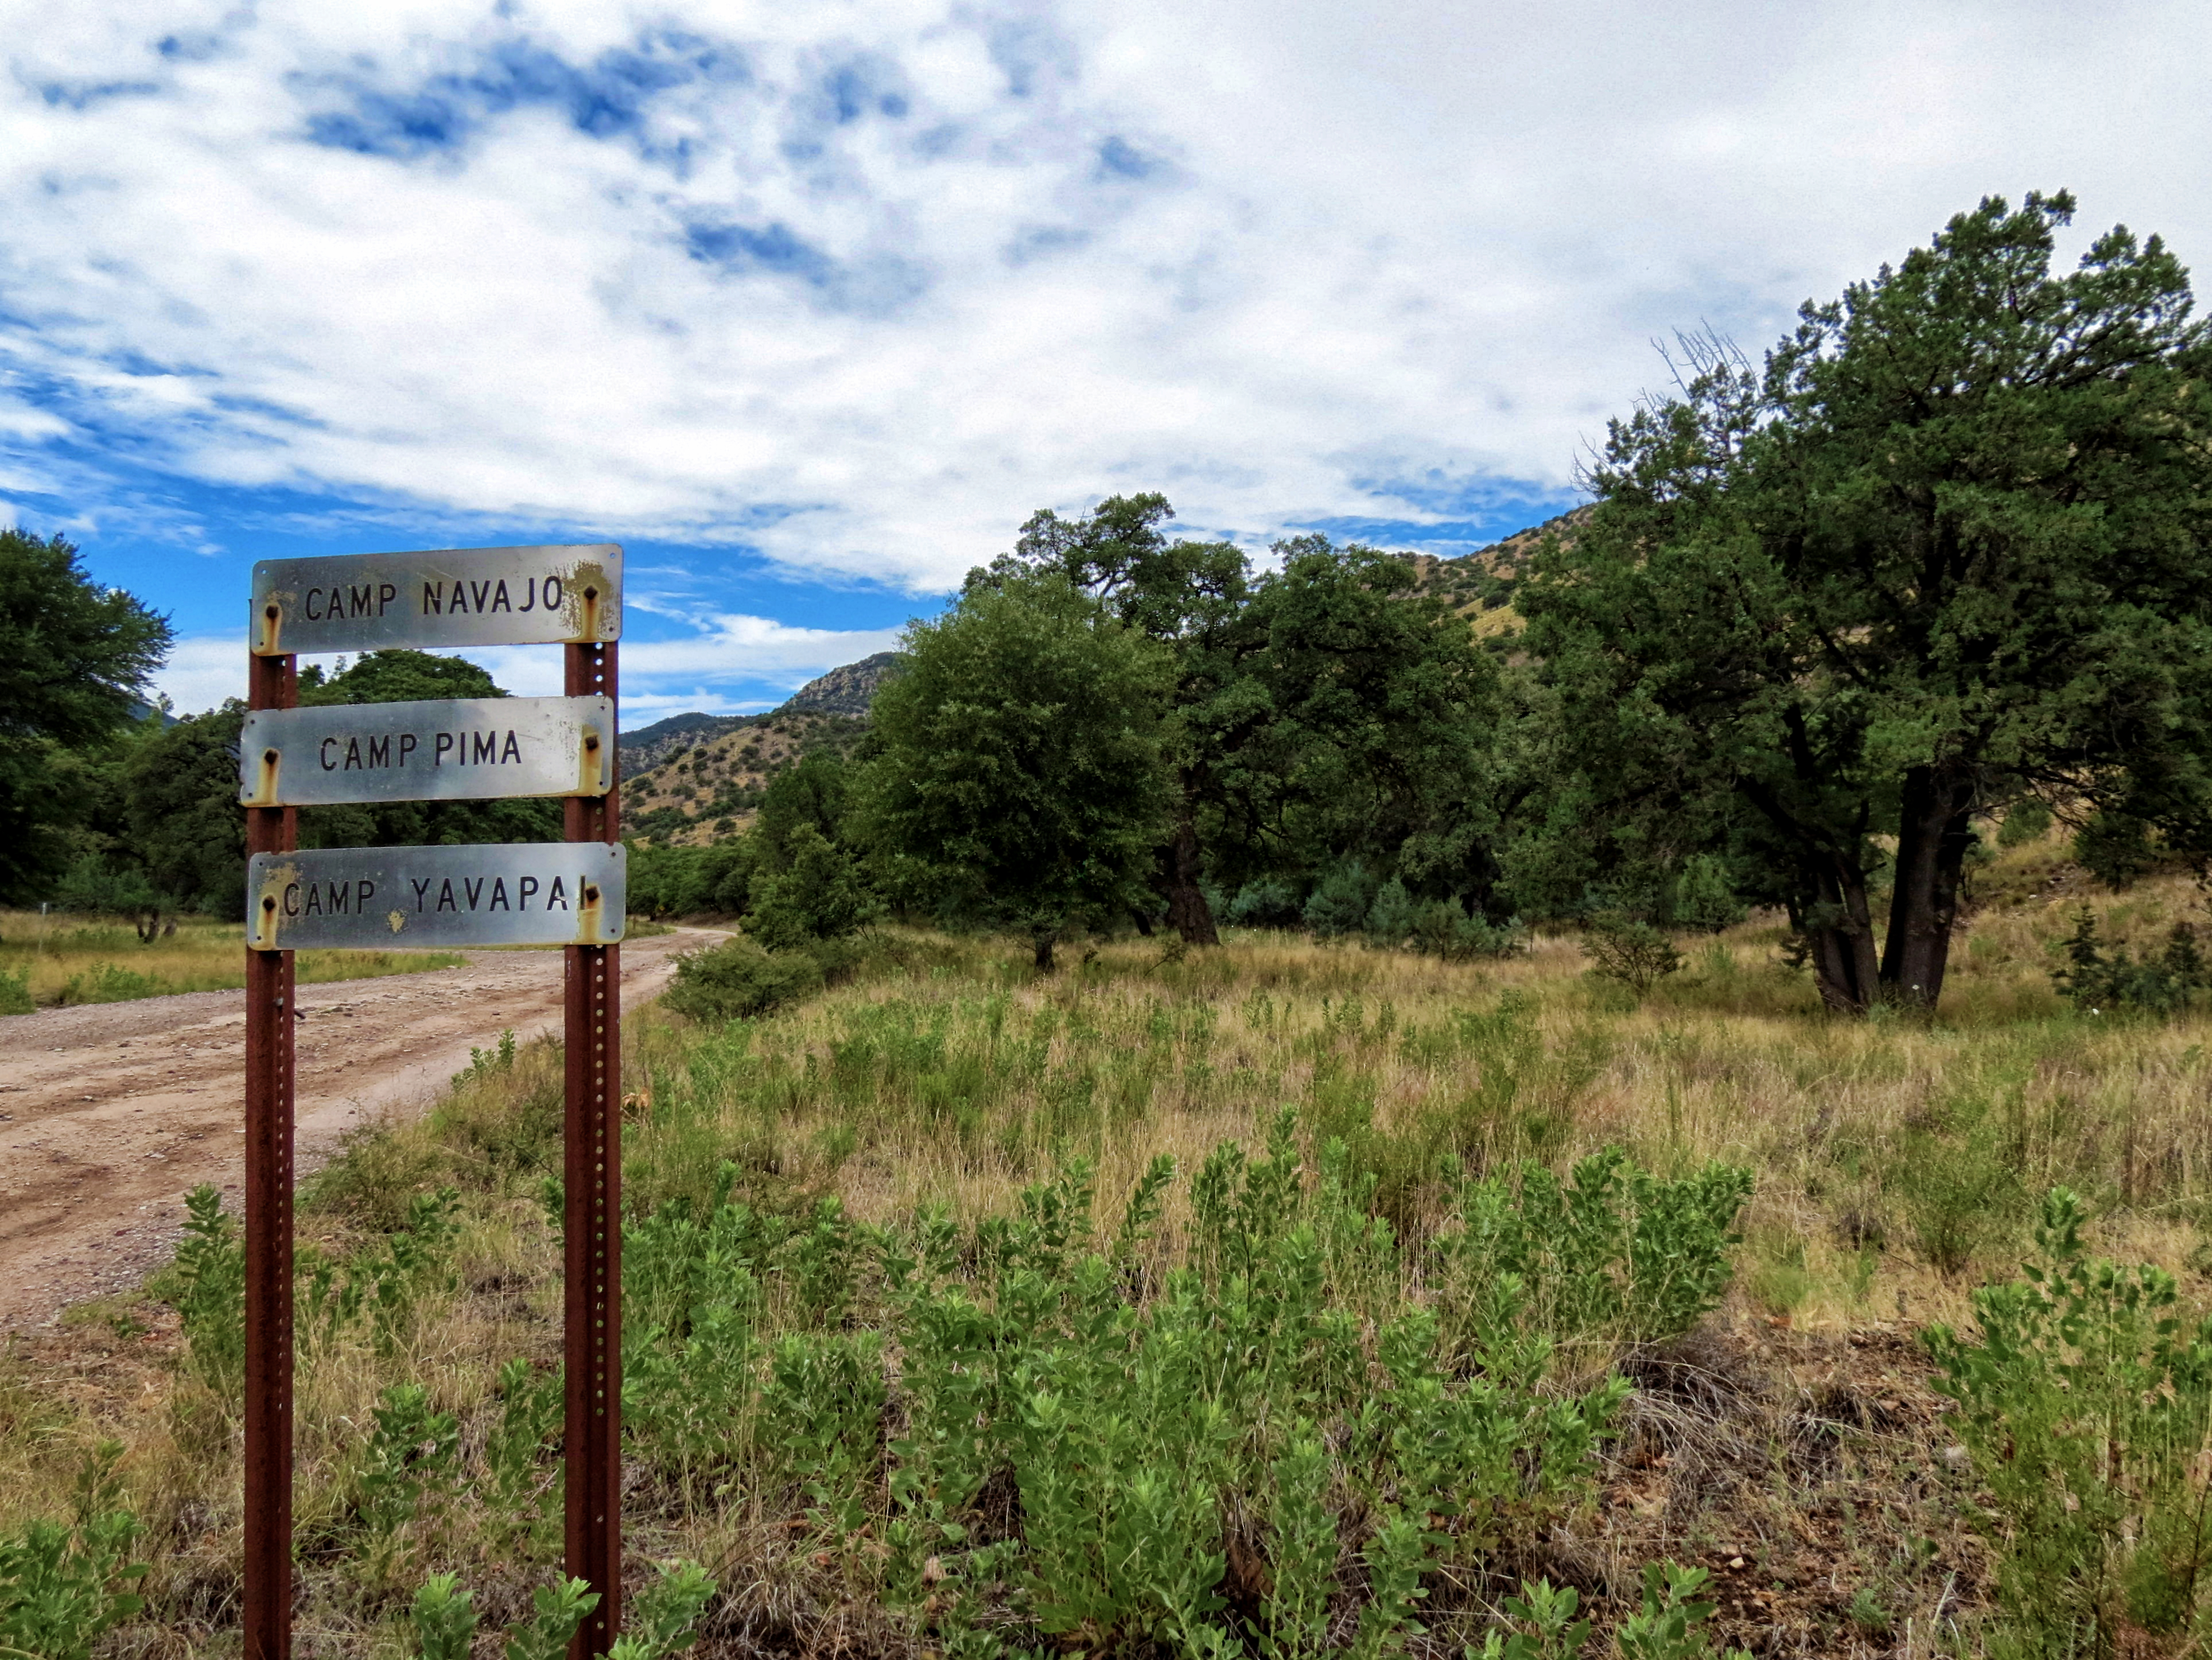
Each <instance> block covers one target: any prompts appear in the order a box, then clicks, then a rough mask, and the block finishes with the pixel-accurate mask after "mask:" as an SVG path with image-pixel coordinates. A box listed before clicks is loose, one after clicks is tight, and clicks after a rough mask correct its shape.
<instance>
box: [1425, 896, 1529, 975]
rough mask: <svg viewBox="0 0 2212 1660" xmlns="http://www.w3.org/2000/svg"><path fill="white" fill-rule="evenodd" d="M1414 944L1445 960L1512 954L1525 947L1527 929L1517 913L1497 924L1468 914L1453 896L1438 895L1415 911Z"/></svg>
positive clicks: (1462, 960) (1463, 960) (1526, 944)
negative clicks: (1514, 916)
mask: <svg viewBox="0 0 2212 1660" xmlns="http://www.w3.org/2000/svg"><path fill="white" fill-rule="evenodd" d="M1413 946H1414V949H1416V950H1417V951H1423V952H1428V953H1429V954H1430V955H1431V956H1433V957H1440V958H1443V960H1444V961H1445V962H1447V963H1465V962H1469V961H1471V960H1473V959H1474V958H1479V957H1513V956H1517V955H1518V954H1519V953H1521V952H1524V951H1526V950H1528V929H1527V928H1525V927H1522V925H1521V921H1520V919H1519V918H1517V917H1516V918H1515V919H1514V920H1512V921H1509V922H1507V923H1505V924H1504V926H1503V927H1499V926H1497V925H1494V924H1492V922H1491V921H1488V920H1487V919H1486V918H1485V917H1483V916H1480V915H1468V912H1467V911H1466V909H1464V908H1463V907H1462V905H1461V904H1460V903H1459V901H1458V900H1456V899H1438V900H1435V901H1433V902H1431V903H1429V904H1425V905H1423V906H1422V907H1421V908H1420V909H1419V910H1418V911H1416V912H1415V913H1414V915H1413Z"/></svg>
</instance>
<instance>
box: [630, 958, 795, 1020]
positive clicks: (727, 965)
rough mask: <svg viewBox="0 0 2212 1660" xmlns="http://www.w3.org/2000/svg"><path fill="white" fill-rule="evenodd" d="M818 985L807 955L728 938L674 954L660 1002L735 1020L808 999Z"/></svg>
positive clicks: (695, 1015) (699, 1015)
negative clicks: (702, 948)
mask: <svg viewBox="0 0 2212 1660" xmlns="http://www.w3.org/2000/svg"><path fill="white" fill-rule="evenodd" d="M822 986H823V973H822V965H821V964H819V963H817V961H816V960H815V959H814V958H812V957H811V956H809V955H808V954H807V953H805V952H798V951H786V952H768V951H763V950H762V949H761V947H760V946H757V945H756V944H755V943H754V942H753V941H751V940H750V939H730V940H726V941H724V942H723V943H722V944H721V945H719V946H714V947H713V948H711V949H709V950H707V951H701V952H691V953H690V954H689V955H688V956H684V957H679V958H677V959H676V980H675V983H674V984H672V985H671V986H670V987H669V988H668V991H667V993H666V994H665V996H664V997H663V998H662V999H661V1000H662V1002H663V1003H665V1005H666V1006H668V1007H670V1008H671V1009H673V1010H675V1011H676V1012H678V1014H681V1015H685V1016H688V1017H689V1018H691V1019H694V1020H700V1021H710V1022H720V1021H724V1020H739V1019H749V1018H751V1017H753V1016H755V1015H761V1014H766V1013H767V1012H769V1010H771V1009H774V1008H776V1007H778V1006H781V1005H782V1004H785V1003H790V1002H795V1001H797V1000H799V999H800V998H802V997H811V996H812V995H813V994H815V993H816V992H817V991H819V990H821V989H822Z"/></svg>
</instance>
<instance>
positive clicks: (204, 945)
mask: <svg viewBox="0 0 2212 1660" xmlns="http://www.w3.org/2000/svg"><path fill="white" fill-rule="evenodd" d="M298 955H299V964H298V967H299V976H300V978H301V981H302V982H309V983H315V982H322V981H326V980H362V979H368V978H371V977H374V976H380V975H386V974H421V973H422V972H424V971H425V970H430V969H449V968H453V967H455V966H457V965H458V964H459V963H461V962H462V961H463V959H462V958H460V957H459V956H458V955H456V954H455V953H453V952H397V951H303V952H300V953H299V954H298ZM245 958H246V930H245V928H244V927H242V926H241V925H240V924H238V923H234V922H232V923H225V922H210V921H204V920H202V919H199V918H190V919H186V920H185V921H179V923H178V924H177V925H176V928H175V931H174V932H173V933H167V934H164V935H162V936H161V937H160V938H158V939H153V940H150V941H149V940H142V939H139V938H138V936H137V932H136V931H135V930H134V929H133V928H132V927H131V926H130V925H129V924H128V923H125V922H108V921H96V920H94V919H90V918H86V917H80V916H73V915H66V914H56V915H51V916H42V915H40V914H39V913H37V912H36V911H0V1013H6V1012H21V1011H20V1009H17V1010H10V1009H9V1008H7V1007H6V1006H5V1002H4V1000H5V999H6V998H8V997H9V996H10V995H12V996H13V997H14V998H15V1000H17V1001H18V1002H19V1003H20V1001H21V999H22V998H23V997H24V996H26V995H27V997H28V998H29V1000H30V1001H31V1002H32V1003H33V1004H34V1005H36V1006H40V1007H48V1006H54V1005H57V1004H67V1003H114V1002H123V1001H126V1000H130V999H132V998H137V997H159V996H166V995H168V994H172V993H176V992H186V991H228V990H231V989H234V988H237V987H240V986H243V985H244V984H245V983H246V967H245ZM10 987H12V988H14V989H13V991H12V993H11V992H10V990H9V988H10Z"/></svg>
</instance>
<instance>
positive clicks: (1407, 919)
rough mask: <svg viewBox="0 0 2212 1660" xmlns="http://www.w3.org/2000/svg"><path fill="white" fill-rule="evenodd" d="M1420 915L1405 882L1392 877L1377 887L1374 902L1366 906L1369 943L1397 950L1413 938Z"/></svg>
mask: <svg viewBox="0 0 2212 1660" xmlns="http://www.w3.org/2000/svg"><path fill="white" fill-rule="evenodd" d="M1418 916H1419V911H1418V910H1417V909H1415V907H1414V904H1413V896H1412V895H1410V894H1408V893H1407V891H1406V885H1405V884H1404V883H1403V882H1401V881H1400V880H1399V879H1397V878H1396V877H1395V876H1394V877H1392V878H1391V879H1389V881H1387V882H1385V883H1384V884H1383V885H1382V886H1381V887H1380V888H1378V889H1376V893H1375V902H1374V903H1372V904H1370V905H1369V906H1368V908H1367V922H1366V930H1367V940H1368V943H1369V944H1370V945H1374V946H1382V947H1383V949H1385V950H1386V951H1395V949H1397V947H1399V946H1402V945H1404V944H1405V943H1406V941H1407V939H1409V938H1411V937H1412V935H1413V925H1414V922H1415V921H1416V919H1417V918H1418Z"/></svg>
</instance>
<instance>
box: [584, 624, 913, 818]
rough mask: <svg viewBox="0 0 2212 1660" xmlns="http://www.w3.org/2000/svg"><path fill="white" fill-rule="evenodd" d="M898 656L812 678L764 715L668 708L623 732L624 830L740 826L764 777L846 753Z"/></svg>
mask: <svg viewBox="0 0 2212 1660" xmlns="http://www.w3.org/2000/svg"><path fill="white" fill-rule="evenodd" d="M901 660H902V659H901V657H900V655H899V654H898V653H896V652H890V651H882V652H878V653H877V654H875V655H874V656H873V657H864V658H862V659H861V660H860V661H859V662H857V663H848V664H846V665H845V666H843V667H842V668H835V669H832V670H830V671H829V673H827V674H824V675H822V676H820V677H818V678H816V679H812V680H810V681H808V682H807V683H806V684H805V685H803V686H801V687H800V688H799V690H797V691H795V692H793V694H792V695H791V696H789V697H788V698H787V699H786V700H785V701H784V702H782V703H781V704H780V705H779V706H778V707H777V708H774V709H771V710H769V712H768V713H767V714H671V715H670V716H669V717H668V718H667V719H666V720H665V721H654V722H653V724H652V725H651V726H649V727H639V728H638V729H637V730H636V731H635V732H630V733H623V738H622V775H623V806H622V818H623V834H624V835H631V836H647V837H650V838H651V839H653V841H656V842H678V843H681V842H707V841H712V840H713V839H714V837H715V836H726V835H728V834H730V833H731V832H732V830H737V829H739V828H742V827H743V826H744V824H745V823H746V822H747V821H748V820H750V818H751V817H752V815H753V812H754V810H755V809H756V808H757V807H758V806H759V805H760V797H761V792H762V790H763V789H764V788H766V787H767V786H768V781H769V779H771V778H773V777H775V775H776V774H777V773H779V772H781V771H782V770H783V769H785V768H786V767H788V766H791V765H793V763H796V762H797V761H798V760H799V757H801V756H803V755H808V754H811V753H812V752H813V751H816V750H823V749H827V750H835V751H838V752H839V753H841V754H842V753H845V752H847V751H850V750H851V749H852V747H853V745H855V744H857V743H858V742H859V741H860V734H861V733H863V732H865V731H866V729H867V714H868V702H869V700H870V699H871V698H872V697H873V696H875V691H876V688H877V687H878V686H879V685H881V684H883V682H884V676H885V675H887V674H889V673H890V672H892V671H893V670H894V669H896V667H897V666H898V665H899V663H900V661H901Z"/></svg>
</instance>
